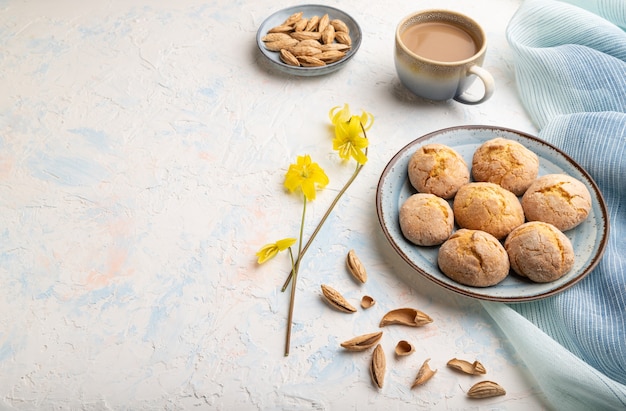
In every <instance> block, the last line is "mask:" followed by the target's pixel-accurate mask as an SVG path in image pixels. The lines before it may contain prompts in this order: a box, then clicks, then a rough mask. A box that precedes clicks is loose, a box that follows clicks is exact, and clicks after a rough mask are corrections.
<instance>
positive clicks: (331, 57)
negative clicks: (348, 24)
mask: <svg viewBox="0 0 626 411" xmlns="http://www.w3.org/2000/svg"><path fill="white" fill-rule="evenodd" d="M345 56H346V53H344V52H343V51H338V50H329V51H323V52H321V53H320V54H316V55H315V57H317V58H318V59H320V60H322V61H323V62H324V63H326V64H330V63H334V62H335V61H339V60H341V59H342V58H344V57H345ZM365 280H367V278H365ZM363 282H365V281H363Z"/></svg>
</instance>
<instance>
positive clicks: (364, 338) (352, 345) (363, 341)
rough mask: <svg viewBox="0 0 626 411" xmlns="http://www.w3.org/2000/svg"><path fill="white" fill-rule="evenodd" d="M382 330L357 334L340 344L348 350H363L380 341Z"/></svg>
mask: <svg viewBox="0 0 626 411" xmlns="http://www.w3.org/2000/svg"><path fill="white" fill-rule="evenodd" d="M382 336H383V332H382V331H379V332H375V333H370V334H363V335H359V336H358V337H354V338H351V339H349V340H347V341H344V342H342V343H341V346H342V347H343V348H345V349H346V350H348V351H365V350H367V349H368V348H371V347H373V346H374V344H376V343H378V341H380V338H381V337H382Z"/></svg>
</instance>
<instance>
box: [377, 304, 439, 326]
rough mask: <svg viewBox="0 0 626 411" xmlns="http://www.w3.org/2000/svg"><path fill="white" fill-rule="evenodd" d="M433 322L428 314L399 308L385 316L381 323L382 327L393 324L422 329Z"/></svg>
mask: <svg viewBox="0 0 626 411" xmlns="http://www.w3.org/2000/svg"><path fill="white" fill-rule="evenodd" d="M432 322H433V319H432V318H430V317H429V316H428V315H427V314H425V313H423V312H422V311H420V310H416V309H415V308H398V309H396V310H391V311H389V312H388V313H387V314H385V315H384V316H383V318H382V320H381V321H380V327H384V326H387V325H391V324H400V325H406V326H409V327H421V326H424V325H426V324H430V323H432Z"/></svg>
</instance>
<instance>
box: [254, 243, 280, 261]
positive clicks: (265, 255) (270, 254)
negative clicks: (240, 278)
mask: <svg viewBox="0 0 626 411" xmlns="http://www.w3.org/2000/svg"><path fill="white" fill-rule="evenodd" d="M276 254H278V247H276V243H272V244H266V245H264V246H263V247H261V249H260V250H259V251H258V252H257V253H256V256H257V257H259V259H258V260H257V263H259V264H263V263H264V262H266V261H268V260H271V259H272V258H274V257H276Z"/></svg>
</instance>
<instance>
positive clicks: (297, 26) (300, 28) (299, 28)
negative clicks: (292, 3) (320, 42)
mask: <svg viewBox="0 0 626 411" xmlns="http://www.w3.org/2000/svg"><path fill="white" fill-rule="evenodd" d="M308 23H309V19H304V18H303V19H300V20H299V21H298V22H297V23H296V24H294V25H293V30H294V31H304V29H306V25H307V24H308Z"/></svg>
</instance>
